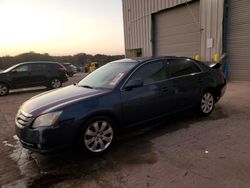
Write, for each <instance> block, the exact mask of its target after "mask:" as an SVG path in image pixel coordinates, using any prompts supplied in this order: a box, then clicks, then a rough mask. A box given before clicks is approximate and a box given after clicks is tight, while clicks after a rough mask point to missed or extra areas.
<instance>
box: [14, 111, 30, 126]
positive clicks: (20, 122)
mask: <svg viewBox="0 0 250 188" xmlns="http://www.w3.org/2000/svg"><path fill="white" fill-rule="evenodd" d="M33 119H34V118H33V117H32V115H31V114H27V113H25V112H23V111H21V110H19V111H18V113H17V115H16V124H17V126H19V127H27V126H29V125H30V124H31V123H32V121H33Z"/></svg>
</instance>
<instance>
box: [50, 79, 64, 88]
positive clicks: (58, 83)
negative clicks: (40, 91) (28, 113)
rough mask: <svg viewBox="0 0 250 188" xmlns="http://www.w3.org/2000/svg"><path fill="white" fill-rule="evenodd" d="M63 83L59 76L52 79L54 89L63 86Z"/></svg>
mask: <svg viewBox="0 0 250 188" xmlns="http://www.w3.org/2000/svg"><path fill="white" fill-rule="evenodd" d="M61 85H62V83H61V81H60V80H59V79H57V78H54V79H53V80H52V81H51V87H52V88H53V89H56V88H59V87H61Z"/></svg>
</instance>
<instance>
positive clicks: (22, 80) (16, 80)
mask: <svg viewBox="0 0 250 188" xmlns="http://www.w3.org/2000/svg"><path fill="white" fill-rule="evenodd" d="M10 78H11V83H12V86H13V88H22V87H29V86H30V84H31V83H32V78H31V77H30V66H29V64H25V65H20V66H18V67H16V68H14V69H13V70H11V72H10Z"/></svg>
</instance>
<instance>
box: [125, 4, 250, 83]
mask: <svg viewBox="0 0 250 188" xmlns="http://www.w3.org/2000/svg"><path fill="white" fill-rule="evenodd" d="M123 18H124V35H125V50H126V51H125V53H126V57H138V56H142V57H149V56H162V55H176V56H188V57H192V58H194V57H195V55H200V56H201V60H205V61H210V60H211V59H212V58H213V56H214V55H215V54H216V53H218V54H220V55H221V54H222V53H226V59H225V62H226V65H227V67H228V76H229V79H231V80H250V1H249V0H123Z"/></svg>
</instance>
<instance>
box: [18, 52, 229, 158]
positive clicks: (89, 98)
mask: <svg viewBox="0 0 250 188" xmlns="http://www.w3.org/2000/svg"><path fill="white" fill-rule="evenodd" d="M225 86H226V80H225V78H224V75H223V72H222V70H221V69H220V66H213V67H212V68H211V67H209V66H207V65H206V64H204V63H202V62H198V61H195V60H193V59H190V58H185V57H184V58H182V57H181V58H179V57H160V58H152V59H142V60H133V59H122V60H118V61H114V62H111V63H108V64H106V65H104V66H102V67H100V68H99V69H97V70H96V71H94V72H92V73H90V74H89V75H88V76H86V77H85V78H84V79H83V80H81V81H80V82H79V83H78V84H74V85H71V86H68V87H64V88H61V89H58V90H55V91H51V92H46V93H44V94H40V95H38V96H36V97H33V98H31V99H30V100H28V101H26V102H25V103H24V104H23V105H22V106H21V107H20V109H19V111H18V113H17V116H16V132H17V135H18V137H19V138H20V141H21V143H22V144H23V146H24V147H25V148H28V149H30V150H34V151H36V152H39V153H46V152H50V151H53V150H55V149H57V148H61V147H65V146H70V145H72V144H75V143H79V144H80V147H82V149H83V150H84V151H85V152H87V153H90V154H101V153H103V152H105V151H107V150H108V149H109V148H110V147H111V146H112V144H113V143H114V141H115V138H116V136H117V132H118V131H120V130H122V129H125V128H128V127H131V126H135V125H139V124H143V123H145V122H150V121H152V120H156V119H158V118H162V117H164V116H168V115H171V114H173V113H176V112H181V111H183V110H186V109H190V108H193V107H195V109H197V111H198V112H199V114H201V115H203V116H207V115H209V114H210V113H211V112H212V111H213V109H214V104H215V103H216V102H217V101H218V100H219V99H220V98H221V97H222V95H223V94H224V92H225Z"/></svg>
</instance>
